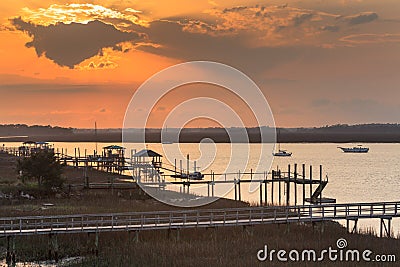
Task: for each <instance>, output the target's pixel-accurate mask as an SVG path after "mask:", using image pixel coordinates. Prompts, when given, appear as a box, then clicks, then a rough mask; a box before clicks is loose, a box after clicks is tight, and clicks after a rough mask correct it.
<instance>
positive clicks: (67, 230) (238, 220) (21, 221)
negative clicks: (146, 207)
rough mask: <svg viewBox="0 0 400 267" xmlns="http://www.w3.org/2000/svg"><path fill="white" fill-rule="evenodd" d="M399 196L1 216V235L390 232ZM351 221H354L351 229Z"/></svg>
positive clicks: (397, 208) (381, 233)
mask: <svg viewBox="0 0 400 267" xmlns="http://www.w3.org/2000/svg"><path fill="white" fill-rule="evenodd" d="M399 208H400V202H372V203H347V204H326V205H306V206H305V205H300V206H281V207H279V206H276V207H269V206H265V207H248V208H229V209H208V210H202V209H197V210H178V211H155V212H131V213H113V214H79V215H60V216H27V217H5V218H4V217H3V218H0V237H7V236H26V235H44V234H73V233H99V232H118V231H147V230H162V229H185V228H204V227H227V226H246V225H258V224H282V223H284V224H287V223H299V222H322V221H331V220H335V221H336V220H346V221H347V229H348V231H349V232H354V231H357V222H358V220H361V219H371V218H376V219H380V221H381V229H380V236H381V237H382V236H384V234H385V235H386V236H388V237H390V236H391V231H390V229H391V226H390V222H391V220H392V218H395V217H400V213H399ZM350 222H354V226H353V228H352V229H350V226H349V225H350Z"/></svg>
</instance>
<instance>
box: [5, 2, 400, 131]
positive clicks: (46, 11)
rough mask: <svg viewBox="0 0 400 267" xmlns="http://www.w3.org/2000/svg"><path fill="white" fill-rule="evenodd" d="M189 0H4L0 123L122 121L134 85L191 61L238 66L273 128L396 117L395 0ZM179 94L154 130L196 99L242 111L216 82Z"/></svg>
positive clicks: (155, 118)
mask: <svg viewBox="0 0 400 267" xmlns="http://www.w3.org/2000/svg"><path fill="white" fill-rule="evenodd" d="M189 2H190V1H189ZM189 2H188V1H177V0H175V1H152V0H150V1H113V0H107V1H97V0H94V1H90V3H89V1H54V0H53V1H38V2H33V1H14V2H10V1H3V2H1V3H0V40H1V42H0V56H1V58H2V60H1V61H0V82H1V83H0V94H1V106H0V112H1V113H0V114H1V115H0V124H10V123H26V124H46V125H47V124H51V125H58V126H66V127H92V126H93V124H94V121H97V123H98V125H99V127H101V128H110V127H112V128H118V127H122V122H123V118H124V113H125V109H126V107H127V105H128V103H129V101H130V99H131V97H132V96H133V94H134V92H135V90H136V89H137V88H138V86H139V85H140V84H141V83H142V82H144V81H145V80H146V79H148V78H149V77H150V76H151V75H153V74H155V73H156V72H158V71H160V70H162V69H164V68H166V67H168V66H172V65H174V64H177V63H181V62H186V61H191V60H210V61H216V62H221V63H225V64H228V65H231V66H233V67H235V68H237V69H239V70H241V71H242V72H244V73H245V74H247V75H248V76H249V77H250V78H252V79H253V80H254V81H255V82H256V83H257V85H258V86H259V87H260V89H261V90H262V92H263V93H264V95H265V96H266V98H267V100H268V102H269V104H270V105H271V108H272V111H273V114H274V117H275V121H276V123H277V125H278V126H286V127H294V126H319V125H326V124H335V123H369V122H399V119H398V114H399V112H400V102H399V99H400V98H399V97H400V93H399V90H398V86H399V84H400V78H399V77H400V76H399V75H398V70H399V69H400V31H399V30H398V29H400V28H399V25H400V15H399V13H398V12H397V11H396V10H399V8H400V3H399V2H398V1H395V0H390V1H385V0H384V1H373V0H364V1H350V0H349V1H347V0H346V1H343V0H332V1H322V2H321V1H316V0H315V1H313V0H310V1H296V2H294V1H293V2H288V1H268V3H266V2H265V1H253V0H251V1H249V0H248V1H244V0H240V1H233V2H232V1H217V0H215V1H214V0H213V1H211V0H208V1H203V0H200V1H193V3H189ZM286 3H287V4H286ZM177 92H179V93H177ZM177 92H175V95H174V94H172V95H170V96H168V97H166V98H165V99H164V100H163V101H162V102H160V103H162V106H163V108H161V109H155V110H157V112H155V113H154V114H153V115H152V123H151V126H152V127H157V126H159V125H158V124H162V120H163V119H162V118H165V117H166V116H167V115H168V112H169V111H171V110H172V109H173V108H174V106H176V105H178V104H179V103H180V102H182V101H184V100H185V99H190V98H191V97H195V96H203V97H212V98H217V99H219V100H223V101H224V102H226V103H227V104H231V105H233V106H235V107H236V111H237V113H238V114H239V115H240V116H242V117H243V118H249V117H251V116H250V115H251V114H250V113H251V112H250V113H249V110H247V109H246V108H245V107H244V106H243V105H242V104H240V103H239V102H237V99H236V100H235V99H234V97H232V96H231V95H229V94H224V91H223V89H221V88H219V89H218V88H214V89H210V88H209V87H207V86H205V87H201V86H192V87H191V86H188V87H187V88H185V90H180V91H179V90H178V91H177ZM149 101H152V99H149ZM160 103H159V105H161V104H160ZM249 114H250V115H249ZM204 121H205V120H203V123H198V124H196V123H194V122H192V123H191V126H196V125H197V126H199V127H200V126H207V124H206V123H204ZM211 125H214V124H211ZM246 125H248V126H254V121H253V122H252V120H251V119H249V120H248V122H247V123H246ZM227 126H232V125H227Z"/></svg>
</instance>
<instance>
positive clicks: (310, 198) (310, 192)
mask: <svg viewBox="0 0 400 267" xmlns="http://www.w3.org/2000/svg"><path fill="white" fill-rule="evenodd" d="M311 197H312V165H310V202H311Z"/></svg>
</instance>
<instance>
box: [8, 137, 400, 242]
mask: <svg viewBox="0 0 400 267" xmlns="http://www.w3.org/2000/svg"><path fill="white" fill-rule="evenodd" d="M111 144H115V143H98V144H97V146H98V151H100V150H101V148H102V147H104V146H107V145H111ZM5 145H6V146H19V145H20V143H5ZM117 145H120V144H117ZM354 145H359V144H358V143H357V144H336V143H299V144H289V143H288V144H281V148H282V149H286V150H288V151H290V152H293V155H292V157H275V158H274V159H273V161H272V163H270V162H267V161H266V162H259V161H258V160H259V157H258V156H259V153H258V151H259V149H260V148H261V145H260V144H250V145H247V144H243V148H244V147H248V146H250V151H251V152H250V155H249V157H248V159H249V160H248V163H247V164H246V166H245V168H244V169H238V170H237V171H239V170H240V171H241V172H243V171H244V170H246V171H247V172H250V170H253V171H255V170H256V169H257V168H258V170H259V171H260V170H261V171H262V172H264V171H265V172H267V171H270V170H271V169H276V168H280V169H282V170H283V171H286V169H287V166H288V165H289V164H291V168H292V171H293V165H294V164H295V163H297V165H298V171H299V173H301V172H302V170H301V165H302V164H306V170H307V172H306V174H307V176H308V172H309V166H310V165H312V166H313V169H314V173H313V177H314V178H317V177H319V165H322V166H323V178H324V179H325V177H328V178H329V183H328V185H327V186H326V188H325V189H324V193H323V196H324V197H331V198H335V199H336V200H337V203H347V202H377V201H397V200H399V192H400V164H399V158H400V144H398V143H390V144H388V143H373V144H367V143H365V144H361V145H363V146H365V147H369V148H370V151H369V153H365V154H352V153H343V152H342V151H341V150H340V149H338V148H337V147H338V146H351V147H352V146H354ZM135 146H136V144H129V149H127V152H126V154H127V156H128V157H129V156H130V153H131V151H130V150H131V148H135ZM168 146H177V144H172V145H165V144H164V145H162V144H155V143H154V144H148V145H147V147H148V149H152V150H154V151H156V152H158V153H160V154H161V155H163V156H164V157H163V163H164V164H166V163H168V159H167V158H169V159H170V162H169V164H174V158H177V159H178V160H177V165H178V169H179V166H180V164H179V158H180V157H179V155H178V154H177V155H172V156H171V153H169V155H167V156H168V157H165V154H166V153H167V152H168V150H171V149H169V148H168ZM54 147H55V148H56V149H57V148H58V149H59V150H60V151H61V149H63V150H64V152H65V149H67V151H68V154H69V155H74V153H75V148H78V147H79V148H80V152H81V155H83V154H84V151H85V150H86V153H88V154H93V150H95V148H96V143H94V142H92V143H91V142H89V143H65V142H58V143H54ZM137 147H138V148H139V147H140V146H139V145H137ZM179 148H180V150H181V154H182V155H181V158H182V159H184V158H185V157H186V155H187V154H190V159H191V160H197V166H198V167H199V168H198V170H199V171H201V172H202V173H205V174H208V173H210V172H211V171H213V172H215V173H222V172H224V171H225V170H226V166H227V164H228V163H229V161H230V159H231V145H230V144H215V145H214V144H212V149H208V148H207V147H206V148H204V147H201V145H200V146H199V144H190V143H186V144H179ZM208 150H210V151H211V150H215V151H212V152H208ZM253 151H255V152H253ZM182 165H183V168H186V161H184V160H183V163H182ZM193 165H194V164H193V162H191V163H190V170H191V171H193V168H194V166H193ZM235 172H236V170H235ZM262 176H263V175H262V174H260V175H259V176H257V175H255V176H253V179H257V178H261V177H262ZM236 177H237V175H235V178H236ZM220 178H221V177H220ZM231 178H232V177H231ZM231 178H228V179H231ZM206 179H210V176H208V178H207V176H206ZM216 179H217V178H216ZM221 179H224V178H223V177H222V178H221ZM253 186H254V185H253ZM299 188H300V191H298V204H301V202H302V200H301V199H300V198H301V194H302V193H301V192H302V191H301V187H299ZM191 189H192V188H191ZM196 190H197V191H196ZM242 190H243V191H242V200H245V201H249V202H253V203H258V202H259V191H258V189H257V187H255V188H254V187H252V188H249V187H246V186H245V187H244V188H243V189H242ZM275 190H276V189H275ZM307 190H308V188H307V189H306V195H307V196H308V195H309V192H308V191H307ZM193 191H194V193H197V194H206V193H205V192H207V189H206V186H203V187H201V188H198V189H196V188H193ZM251 191H253V192H251ZM291 194H293V192H291ZM276 195H277V194H276ZM224 196H225V197H228V198H234V193H233V190H231V191H230V192H228V193H227V194H225V195H224ZM282 198H283V199H285V197H282ZM291 199H292V201H294V200H293V199H294V197H293V196H291ZM270 201H271V200H270V199H269V200H268V202H270ZM276 201H277V199H276V200H275V201H274V202H276ZM292 204H293V203H292ZM359 224H360V225H361V227H364V228H365V227H370V226H372V227H375V228H376V229H378V227H379V221H378V219H376V220H366V221H362V222H359ZM399 226H400V223H399V222H398V221H397V219H394V221H393V227H394V229H393V230H394V232H395V233H396V234H397V233H398V232H399V230H400V227H399Z"/></svg>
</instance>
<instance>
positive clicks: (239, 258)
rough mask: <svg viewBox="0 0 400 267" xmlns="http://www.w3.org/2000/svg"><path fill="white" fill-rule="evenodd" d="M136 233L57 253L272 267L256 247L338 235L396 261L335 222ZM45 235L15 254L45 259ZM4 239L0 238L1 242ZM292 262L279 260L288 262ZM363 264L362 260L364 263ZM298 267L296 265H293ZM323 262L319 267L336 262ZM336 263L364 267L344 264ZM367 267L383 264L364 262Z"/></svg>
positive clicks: (88, 238) (316, 242)
mask: <svg viewBox="0 0 400 267" xmlns="http://www.w3.org/2000/svg"><path fill="white" fill-rule="evenodd" d="M135 236H136V235H135V233H134V232H132V233H127V232H120V233H101V234H99V254H98V257H96V256H95V247H94V242H95V241H94V240H95V234H90V235H88V234H76V235H59V236H58V245H59V255H60V257H68V256H69V257H70V256H84V257H85V258H84V260H83V262H82V263H79V264H74V265H72V266H266V265H267V266H271V264H272V265H273V266H275V265H277V264H278V263H279V262H277V260H276V258H275V260H276V261H275V262H272V263H271V262H259V261H258V260H257V257H256V253H257V251H258V250H260V249H262V248H263V247H264V245H268V247H269V249H285V250H286V251H290V250H291V249H297V250H302V249H314V250H316V251H317V252H318V251H320V250H322V249H327V248H328V247H332V248H333V249H335V248H336V241H337V239H338V238H345V239H346V240H347V242H348V248H349V249H358V250H360V251H363V250H364V249H369V250H371V251H373V252H374V253H377V254H394V255H396V258H397V259H399V257H400V255H399V249H398V248H399V246H400V240H397V239H389V238H377V237H375V236H373V235H372V234H371V233H367V234H349V233H347V232H346V230H345V229H344V228H343V227H342V226H341V225H339V224H338V223H334V222H327V223H324V225H322V224H320V223H319V224H314V225H313V224H308V223H307V224H290V225H258V226H252V227H221V228H198V229H196V228H195V229H181V230H179V231H178V230H170V231H168V230H160V231H143V232H140V233H139V235H138V236H139V238H138V241H136V240H135ZM48 244H49V237H48V236H30V237H18V238H17V239H16V251H17V258H18V260H20V261H39V260H46V259H47V258H48V257H47V256H48V248H49V245H48ZM4 245H5V240H4V239H0V246H4ZM293 264H294V263H293V262H289V263H280V264H279V265H290V266H292V265H293ZM364 264H365V263H364ZM295 265H296V264H295ZM297 265H298V266H317V265H319V266H321V263H312V262H306V263H298V264H297ZM337 265H338V263H332V262H329V261H325V262H324V263H323V266H337ZM339 266H363V263H362V262H360V263H358V264H357V263H354V262H353V263H351V262H349V263H345V262H342V263H340V264H339ZM368 266H382V265H381V264H373V263H372V264H368Z"/></svg>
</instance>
